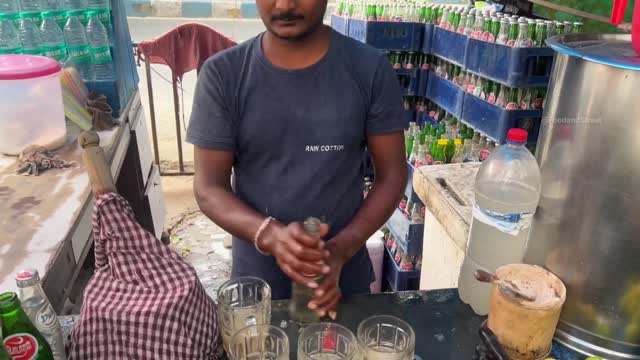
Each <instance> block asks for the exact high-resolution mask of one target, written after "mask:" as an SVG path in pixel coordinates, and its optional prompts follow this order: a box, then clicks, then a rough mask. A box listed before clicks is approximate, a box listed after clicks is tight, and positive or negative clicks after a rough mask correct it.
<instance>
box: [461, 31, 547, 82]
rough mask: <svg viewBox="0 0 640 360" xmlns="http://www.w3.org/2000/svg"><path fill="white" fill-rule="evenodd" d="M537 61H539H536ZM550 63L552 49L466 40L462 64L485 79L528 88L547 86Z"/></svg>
mask: <svg viewBox="0 0 640 360" xmlns="http://www.w3.org/2000/svg"><path fill="white" fill-rule="evenodd" d="M538 60H542V61H541V62H540V63H537V61H538ZM552 64H553V50H552V49H549V48H513V47H509V46H506V45H500V44H495V43H489V42H486V41H481V40H477V39H469V44H468V46H467V56H466V60H465V64H464V65H465V67H466V69H467V70H468V71H471V72H473V73H476V74H478V75H481V76H482V77H484V78H488V79H491V80H494V81H498V82H500V83H502V84H505V85H508V86H510V87H516V88H529V87H546V86H547V84H548V83H549V76H550V75H551V66H552ZM543 65H544V67H543ZM538 67H539V68H538ZM534 74H540V75H534Z"/></svg>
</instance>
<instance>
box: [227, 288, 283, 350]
mask: <svg viewBox="0 0 640 360" xmlns="http://www.w3.org/2000/svg"><path fill="white" fill-rule="evenodd" d="M218 322H219V325H220V329H221V331H222V341H223V343H224V349H225V351H226V352H227V353H229V343H230V340H231V337H232V336H233V335H234V334H235V333H236V332H237V331H238V330H241V329H243V328H245V327H247V326H251V325H269V324H271V288H270V287H269V285H268V284H267V283H266V282H264V281H263V280H261V279H258V278H252V277H240V278H236V279H233V280H229V281H227V282H226V283H224V284H222V286H220V289H218Z"/></svg>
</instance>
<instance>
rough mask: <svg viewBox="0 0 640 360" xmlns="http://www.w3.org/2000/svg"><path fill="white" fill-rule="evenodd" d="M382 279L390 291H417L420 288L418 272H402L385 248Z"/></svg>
mask: <svg viewBox="0 0 640 360" xmlns="http://www.w3.org/2000/svg"><path fill="white" fill-rule="evenodd" d="M383 266H384V271H383V274H384V275H383V277H384V278H385V279H386V281H387V284H388V285H389V287H390V288H391V290H392V291H408V290H418V289H419V288H420V271H418V270H413V271H402V270H400V267H399V266H398V264H396V262H395V260H394V259H393V256H392V255H391V252H390V250H389V249H387V247H386V246H385V255H384V265H383Z"/></svg>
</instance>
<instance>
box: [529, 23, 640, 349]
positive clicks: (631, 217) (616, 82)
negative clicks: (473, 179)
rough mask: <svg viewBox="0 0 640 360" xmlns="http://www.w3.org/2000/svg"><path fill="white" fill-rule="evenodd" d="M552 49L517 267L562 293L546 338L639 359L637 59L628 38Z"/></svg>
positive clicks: (578, 41) (600, 38) (560, 43)
mask: <svg viewBox="0 0 640 360" xmlns="http://www.w3.org/2000/svg"><path fill="white" fill-rule="evenodd" d="M548 44H549V45H550V46H551V47H552V48H554V49H555V50H556V56H555V63H554V67H553V72H552V77H551V83H550V85H549V92H548V95H547V99H546V104H545V109H544V117H543V124H542V127H541V130H540V137H539V139H540V140H539V142H538V150H537V154H536V156H537V159H538V162H539V164H540V168H541V172H542V195H541V199H540V205H539V208H538V211H537V213H536V216H535V219H534V223H533V227H532V230H531V235H530V238H529V244H528V250H527V255H526V258H525V261H526V262H529V263H535V264H539V265H542V266H545V267H546V268H548V269H549V270H551V271H552V272H554V273H555V274H556V275H558V276H559V277H560V278H561V279H562V280H563V281H564V282H565V284H566V286H567V301H566V303H565V307H564V310H563V313H562V318H561V323H560V324H559V329H558V332H557V334H556V338H557V339H558V340H560V341H561V342H563V343H565V344H567V345H569V346H570V347H572V348H574V349H576V350H578V351H581V352H584V353H587V354H591V355H597V356H602V357H604V358H607V359H626V360H628V359H640V96H639V92H640V57H638V56H637V55H636V54H635V53H634V52H633V50H632V48H631V37H630V36H628V35H601V34H598V35H596V34H569V35H563V36H560V37H555V38H552V39H550V40H548Z"/></svg>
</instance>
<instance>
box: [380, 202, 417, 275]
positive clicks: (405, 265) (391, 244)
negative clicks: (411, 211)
mask: <svg viewBox="0 0 640 360" xmlns="http://www.w3.org/2000/svg"><path fill="white" fill-rule="evenodd" d="M416 205H417V204H416ZM423 217H424V215H423ZM423 221H424V219H423ZM383 233H384V243H385V247H386V248H387V250H388V251H389V253H390V254H391V257H392V258H393V260H394V262H395V263H396V265H398V268H399V269H400V271H420V270H421V268H422V256H421V255H418V256H411V255H409V254H407V253H406V251H405V250H404V249H402V247H401V246H400V245H399V244H400V243H399V242H398V241H397V239H396V237H395V236H394V235H393V233H391V232H390V231H389V230H388V229H383Z"/></svg>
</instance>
